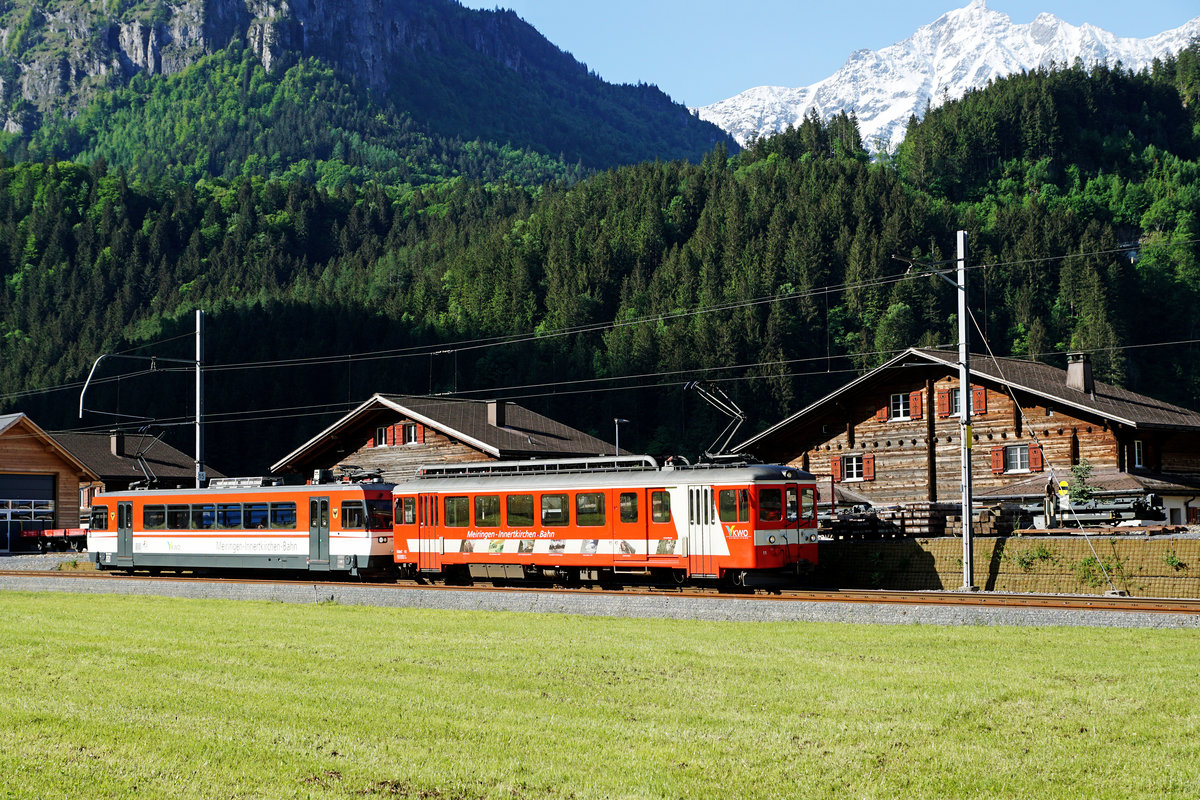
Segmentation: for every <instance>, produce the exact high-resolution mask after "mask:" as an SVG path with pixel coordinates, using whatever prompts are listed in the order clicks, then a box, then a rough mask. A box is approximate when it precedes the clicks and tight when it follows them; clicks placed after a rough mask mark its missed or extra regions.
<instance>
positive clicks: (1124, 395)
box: [880, 348, 1200, 430]
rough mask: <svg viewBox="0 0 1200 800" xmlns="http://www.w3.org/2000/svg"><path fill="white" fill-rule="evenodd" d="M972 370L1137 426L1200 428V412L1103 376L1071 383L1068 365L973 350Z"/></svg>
mask: <svg viewBox="0 0 1200 800" xmlns="http://www.w3.org/2000/svg"><path fill="white" fill-rule="evenodd" d="M909 353H911V354H914V355H917V356H921V357H924V358H927V359H929V360H930V361H933V362H938V363H942V364H945V365H946V366H948V367H950V368H951V369H958V354H957V353H948V352H944V351H941V350H927V349H915V348H914V349H912V350H909V351H908V353H906V354H905V355H908V354H909ZM885 366H886V365H885ZM880 369H883V367H881V368H880ZM971 375H972V376H974V377H979V378H985V379H990V380H992V381H995V382H997V383H1000V384H1004V385H1007V386H1011V387H1012V388H1014V389H1024V390H1025V391H1027V392H1030V393H1031V394H1034V395H1037V396H1039V397H1042V398H1045V399H1047V400H1053V401H1054V402H1055V403H1057V404H1059V405H1061V406H1064V407H1070V408H1075V409H1078V410H1080V411H1090V412H1092V413H1093V414H1098V415H1100V416H1102V417H1104V418H1106V419H1109V420H1112V421H1113V422H1121V423H1124V424H1125V425H1128V426H1130V427H1132V428H1168V429H1176V430H1191V429H1196V430H1200V413H1197V412H1195V411H1189V410H1188V409H1186V408H1181V407H1179V406H1176V405H1171V404H1170V403H1166V402H1163V401H1162V400H1155V399H1154V398H1153V397H1147V396H1146V395H1144V394H1138V393H1137V392H1131V391H1129V390H1128V389H1122V388H1121V387H1120V386H1113V385H1112V384H1109V383H1104V382H1102V381H1095V391H1094V392H1092V393H1090V394H1085V393H1084V392H1080V391H1077V390H1075V389H1071V388H1068V387H1067V383H1066V378H1065V375H1066V372H1065V371H1064V370H1061V369H1059V368H1058V367H1052V366H1050V365H1049V364H1043V363H1041V362H1038V361H1022V360H1019V359H1015V358H989V357H987V356H979V355H974V354H972V356H971Z"/></svg>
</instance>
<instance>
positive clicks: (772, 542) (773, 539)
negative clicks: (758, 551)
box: [767, 536, 775, 544]
mask: <svg viewBox="0 0 1200 800" xmlns="http://www.w3.org/2000/svg"><path fill="white" fill-rule="evenodd" d="M767 541H768V542H770V543H771V544H775V537H774V536H771V537H770V538H769V539H767Z"/></svg>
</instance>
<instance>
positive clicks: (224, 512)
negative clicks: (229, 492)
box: [217, 503, 242, 530]
mask: <svg viewBox="0 0 1200 800" xmlns="http://www.w3.org/2000/svg"><path fill="white" fill-rule="evenodd" d="M217 527H218V528H222V529H225V530H232V529H234V528H240V527H242V504H241V503H217Z"/></svg>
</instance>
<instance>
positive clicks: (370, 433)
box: [271, 394, 615, 482]
mask: <svg viewBox="0 0 1200 800" xmlns="http://www.w3.org/2000/svg"><path fill="white" fill-rule="evenodd" d="M614 452H615V450H614V447H613V445H611V444H609V443H608V442H605V441H602V440H600V439H597V438H595V437H594V436H589V435H588V434H586V433H584V432H582V431H579V430H576V429H574V428H571V427H568V426H566V425H564V424H562V423H561V422H557V421H555V420H552V419H550V418H548V417H545V416H542V415H541V414H538V413H536V412H534V411H530V410H529V409H527V408H524V407H522V406H519V405H517V404H515V403H509V402H505V401H503V400H459V399H451V398H445V397H420V396H410V395H382V394H377V395H375V396H374V397H372V398H371V399H370V400H367V401H366V402H364V403H363V404H362V405H360V406H359V407H358V408H356V409H354V410H353V411H351V412H350V413H349V414H347V415H346V416H344V417H342V418H341V419H340V420H338V421H337V422H335V423H334V424H332V425H330V426H329V427H328V428H326V429H325V430H323V431H321V432H320V433H318V434H317V435H316V436H314V437H313V438H311V439H309V440H308V441H307V442H305V443H304V444H302V445H300V447H298V448H296V449H295V450H293V451H292V452H291V453H288V454H287V455H286V456H284V457H283V458H281V459H280V460H279V461H278V462H276V463H275V464H273V465H272V466H271V471H272V472H274V473H276V474H285V473H300V474H301V475H304V476H306V477H310V476H311V475H312V474H313V473H314V472H315V471H316V470H333V471H334V472H335V474H336V473H337V472H339V471H350V470H351V469H352V468H353V469H358V470H368V471H369V470H379V471H380V472H381V473H382V476H383V479H384V480H385V481H389V482H399V481H402V480H406V479H408V478H411V477H412V476H413V475H415V474H416V471H417V468H418V467H420V466H422V465H424V464H434V463H454V462H463V461H507V460H512V459H523V458H572V457H584V456H597V455H611V454H613V453H614Z"/></svg>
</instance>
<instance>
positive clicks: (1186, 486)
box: [975, 468, 1200, 503]
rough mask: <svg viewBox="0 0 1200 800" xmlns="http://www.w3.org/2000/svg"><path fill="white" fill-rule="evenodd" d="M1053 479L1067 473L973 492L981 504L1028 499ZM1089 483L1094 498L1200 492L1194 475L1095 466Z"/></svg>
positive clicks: (1199, 482) (1038, 495) (1037, 495)
mask: <svg viewBox="0 0 1200 800" xmlns="http://www.w3.org/2000/svg"><path fill="white" fill-rule="evenodd" d="M1055 478H1058V479H1061V480H1067V479H1069V478H1070V474H1069V473H1068V474H1065V475H1062V474H1060V475H1056V476H1052V475H1048V474H1042V473H1039V474H1037V475H1032V476H1030V477H1028V478H1026V479H1025V480H1022V481H1017V482H1016V483H1010V484H1007V485H1005V486H998V487H995V488H993V489H987V490H984V491H981V492H976V493H975V499H976V500H978V501H979V502H981V503H988V502H992V501H999V500H1029V499H1031V498H1032V499H1038V498H1041V497H1044V496H1045V494H1046V483H1047V482H1048V481H1049V482H1051V483H1052V482H1053V481H1054V479H1055ZM1087 484H1088V486H1089V487H1090V488H1091V489H1092V492H1093V494H1095V495H1096V496H1097V497H1110V496H1126V495H1129V494H1130V493H1136V494H1150V493H1154V494H1159V495H1163V494H1187V493H1189V492H1191V493H1193V494H1197V495H1200V478H1197V477H1196V476H1193V475H1174V474H1172V475H1164V474H1155V473H1141V472H1121V471H1120V470H1117V469H1112V468H1106V469H1097V470H1095V471H1094V472H1092V474H1091V475H1089V476H1088V479H1087Z"/></svg>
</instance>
